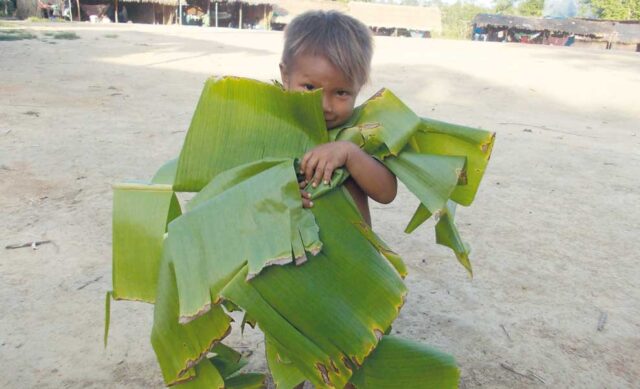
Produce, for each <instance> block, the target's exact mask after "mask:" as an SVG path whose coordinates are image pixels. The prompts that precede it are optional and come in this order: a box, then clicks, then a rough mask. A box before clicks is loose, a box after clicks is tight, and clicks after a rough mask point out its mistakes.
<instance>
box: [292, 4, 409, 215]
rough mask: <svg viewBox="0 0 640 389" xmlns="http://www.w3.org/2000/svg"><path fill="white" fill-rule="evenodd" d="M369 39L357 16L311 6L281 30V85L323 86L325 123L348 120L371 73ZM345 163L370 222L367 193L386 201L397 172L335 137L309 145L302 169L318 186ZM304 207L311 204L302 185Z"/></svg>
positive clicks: (349, 185) (351, 189)
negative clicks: (312, 147)
mask: <svg viewBox="0 0 640 389" xmlns="http://www.w3.org/2000/svg"><path fill="white" fill-rule="evenodd" d="M372 46H373V42H372V38H371V33H370V31H369V29H368V28H367V27H366V26H365V25H364V24H362V23H361V22H359V21H358V20H356V19H354V18H352V17H350V16H347V15H344V14H342V13H340V12H336V11H328V12H324V11H310V12H306V13H304V14H302V15H299V16H298V17H296V18H294V19H293V20H292V21H291V23H290V24H289V25H288V26H287V29H286V30H285V34H284V50H283V53H282V62H281V63H280V73H281V76H282V84H283V85H284V87H285V89H287V90H293V91H311V90H315V89H322V108H323V111H324V119H325V122H326V124H327V129H332V128H336V127H338V126H340V125H342V124H344V123H346V122H347V120H349V118H350V117H351V114H352V113H353V108H354V105H355V101H356V97H357V96H358V93H359V92H360V88H361V87H362V86H363V85H364V84H365V83H366V82H367V80H368V79H369V70H370V67H371V56H372V54H373V48H372ZM339 167H345V168H346V169H347V171H349V173H350V175H351V177H350V178H349V179H348V180H347V181H346V182H345V186H346V188H347V189H348V190H349V193H350V194H351V196H352V197H353V199H354V200H355V202H356V204H357V206H358V209H359V210H360V213H361V214H362V216H363V218H364V219H365V221H366V222H367V223H368V224H369V225H371V215H370V213H369V204H368V198H369V197H371V198H372V199H374V200H375V201H377V202H380V203H384V204H387V203H390V202H391V201H393V199H394V198H395V197H396V191H397V182H396V177H395V176H394V175H393V174H392V173H391V172H390V171H389V170H387V168H386V167H385V166H384V165H382V164H381V163H379V162H378V161H376V160H375V159H374V158H372V157H371V156H370V155H368V154H367V153H365V152H364V151H362V150H360V148H359V147H358V146H356V145H355V144H353V143H351V142H345V141H338V142H331V143H327V144H323V145H320V146H318V147H316V148H314V149H312V150H310V151H308V152H307V153H306V154H305V155H304V156H303V157H302V160H301V173H303V174H304V175H305V180H303V181H302V182H301V183H300V188H304V187H305V186H307V184H308V183H311V185H312V186H314V187H316V186H318V185H321V184H324V185H326V184H328V183H329V181H330V180H331V176H332V174H333V171H334V170H335V169H337V168H339ZM301 194H302V204H303V206H304V207H305V208H310V207H312V206H313V201H311V198H310V195H309V193H307V192H304V191H301Z"/></svg>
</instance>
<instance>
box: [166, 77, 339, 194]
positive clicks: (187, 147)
mask: <svg viewBox="0 0 640 389" xmlns="http://www.w3.org/2000/svg"><path fill="white" fill-rule="evenodd" d="M326 141H328V136H327V131H326V126H325V122H324V116H323V113H322V103H321V91H317V92H314V93H301V92H298V93H293V92H289V93H284V92H283V90H282V89H281V88H279V87H278V86H275V85H270V84H265V83H262V82H259V81H255V80H249V79H242V78H236V77H225V78H212V79H209V80H208V81H207V82H206V84H205V86H204V90H203V91H202V95H201V97H200V101H199V102H198V106H197V107H196V111H195V113H194V115H193V119H192V121H191V126H190V127H189V132H188V133H187V137H186V140H185V143H184V146H183V148H182V152H181V153H180V159H179V163H178V170H177V175H176V182H175V189H176V190H178V191H191V192H193V191H199V190H200V189H202V188H203V187H204V186H205V185H207V184H208V183H209V181H211V179H212V178H213V177H215V176H216V175H217V174H219V173H221V172H223V171H225V170H227V169H230V168H233V167H236V166H239V165H243V164H245V163H248V162H254V161H257V160H260V159H263V158H269V157H272V158H295V157H299V156H301V155H302V154H303V153H304V152H305V151H307V150H309V149H311V148H312V147H313V146H316V145H318V144H320V143H324V142H326ZM292 152H294V153H295V154H292Z"/></svg>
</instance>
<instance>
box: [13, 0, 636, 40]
mask: <svg viewBox="0 0 640 389" xmlns="http://www.w3.org/2000/svg"><path fill="white" fill-rule="evenodd" d="M625 1H626V0H625ZM625 1H622V0H620V1H618V2H616V1H610V0H581V2H580V3H578V2H576V1H574V0H547V1H546V2H544V1H543V0H523V1H520V2H516V0H497V1H496V2H495V4H494V6H493V7H483V6H480V5H476V4H474V3H473V2H466V3H465V2H457V3H454V4H446V3H442V2H440V1H439V0H434V1H429V2H419V1H418V0H412V1H396V2H395V3H394V2H390V1H387V2H384V3H383V2H381V1H380V2H371V1H369V2H360V1H331V0H243V1H233V0H230V1H210V0H2V1H0V5H2V4H4V14H5V15H9V14H12V15H15V16H17V17H18V18H20V19H26V18H30V17H31V18H45V19H52V20H56V19H62V20H71V19H73V20H75V21H91V22H94V23H110V22H116V23H118V22H120V23H126V22H133V23H147V24H181V25H195V26H203V27H226V28H237V29H262V30H282V29H283V28H284V27H285V26H286V25H287V23H288V22H289V21H290V20H291V19H292V18H293V17H295V16H296V15H299V14H300V13H302V12H304V11H306V10H309V9H325V10H329V9H335V10H339V11H342V12H345V13H348V14H350V15H352V16H354V17H356V18H358V19H360V20H362V21H363V22H365V23H366V24H367V25H369V26H370V27H371V29H372V30H373V31H374V33H375V34H376V35H387V36H403V37H420V38H431V37H448V38H457V39H475V40H483V41H498V42H518V43H527V44H546V45H560V46H562V45H565V46H575V47H596V48H605V49H612V48H615V49H619V50H628V51H639V52H640V21H639V19H640V9H638V8H640V6H638V5H637V4H636V3H633V2H632V1H626V2H625ZM419 5H421V6H419ZM0 8H1V7H0ZM116 9H117V10H118V12H116V11H115V10H116ZM0 12H2V11H0Z"/></svg>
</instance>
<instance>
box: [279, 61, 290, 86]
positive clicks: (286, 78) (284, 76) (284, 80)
mask: <svg viewBox="0 0 640 389" xmlns="http://www.w3.org/2000/svg"><path fill="white" fill-rule="evenodd" d="M280 79H281V80H282V85H284V86H285V88H287V87H288V86H289V75H288V74H287V66H286V65H285V64H284V63H282V62H280Z"/></svg>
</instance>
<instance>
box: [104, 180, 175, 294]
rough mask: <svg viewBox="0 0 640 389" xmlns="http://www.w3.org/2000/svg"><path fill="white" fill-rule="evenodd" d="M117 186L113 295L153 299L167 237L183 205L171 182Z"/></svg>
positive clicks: (115, 187)
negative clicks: (170, 226) (166, 233)
mask: <svg viewBox="0 0 640 389" xmlns="http://www.w3.org/2000/svg"><path fill="white" fill-rule="evenodd" d="M113 189H114V191H113V272H112V278H113V298H115V299H116V300H122V299H124V300H136V301H145V302H149V303H153V302H154V301H155V293H156V286H157V280H158V271H159V265H160V260H161V257H162V242H163V237H164V234H165V232H166V230H167V224H168V223H169V222H170V221H171V220H173V219H175V218H176V217H177V216H179V215H180V205H179V203H178V200H177V198H176V196H175V194H174V193H173V191H172V190H171V187H170V186H168V185H149V184H119V185H115V186H114V187H113Z"/></svg>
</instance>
